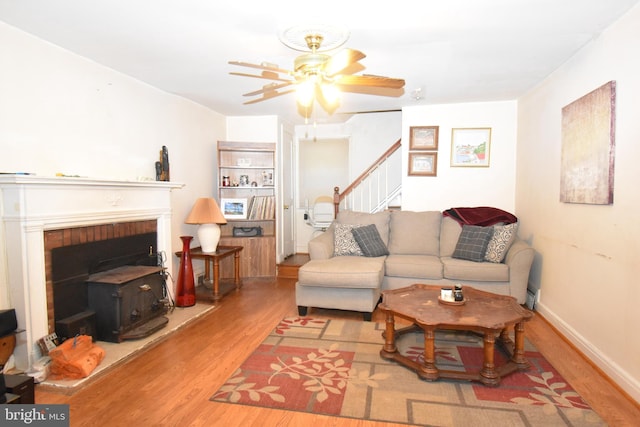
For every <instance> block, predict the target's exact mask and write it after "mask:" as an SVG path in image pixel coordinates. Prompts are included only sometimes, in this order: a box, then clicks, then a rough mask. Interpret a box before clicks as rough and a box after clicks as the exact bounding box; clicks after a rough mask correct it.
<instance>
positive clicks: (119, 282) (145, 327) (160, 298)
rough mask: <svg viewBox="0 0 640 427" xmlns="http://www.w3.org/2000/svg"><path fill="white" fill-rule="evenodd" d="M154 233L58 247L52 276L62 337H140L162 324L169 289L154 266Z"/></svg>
mask: <svg viewBox="0 0 640 427" xmlns="http://www.w3.org/2000/svg"><path fill="white" fill-rule="evenodd" d="M156 239H157V234H156V233H146V234H139V235H134V236H129V237H122V238H114V239H109V240H103V241H97V242H90V243H83V244H78V245H71V246H65V247H61V248H56V249H53V250H52V251H51V255H52V281H53V299H54V312H55V325H56V334H57V336H58V337H59V338H60V339H61V340H63V341H64V340H65V339H68V338H72V337H74V336H75V335H78V334H81V335H91V336H92V337H93V338H94V340H101V341H110V342H120V341H123V340H127V339H138V338H142V337H145V336H147V335H150V334H152V333H153V332H155V331H156V330H158V329H160V328H162V327H163V326H165V325H166V324H167V322H168V319H167V318H166V317H164V316H163V314H165V313H166V312H167V307H168V306H169V304H168V298H167V297H168V294H167V292H166V284H165V276H164V271H163V268H162V267H161V266H158V264H159V261H158V256H157V254H156V253H155V252H154V251H153V248H154V247H156Z"/></svg>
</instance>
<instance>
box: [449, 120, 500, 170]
mask: <svg viewBox="0 0 640 427" xmlns="http://www.w3.org/2000/svg"><path fill="white" fill-rule="evenodd" d="M490 148H491V128H467V129H452V130H451V166H452V167H456V166H466V167H488V166H489V154H490Z"/></svg>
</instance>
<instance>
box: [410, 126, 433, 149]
mask: <svg viewBox="0 0 640 427" xmlns="http://www.w3.org/2000/svg"><path fill="white" fill-rule="evenodd" d="M437 149H438V126H411V128H410V134H409V150H437Z"/></svg>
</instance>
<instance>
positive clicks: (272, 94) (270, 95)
mask: <svg viewBox="0 0 640 427" xmlns="http://www.w3.org/2000/svg"><path fill="white" fill-rule="evenodd" d="M291 92H295V89H291V90H285V91H284V92H277V91H275V90H274V91H271V92H265V93H264V94H263V95H262V97H261V98H256V99H252V100H251V101H247V102H243V104H244V105H249V104H255V103H258V102H262V101H267V100H269V99H271V98H276V97H278V96H281V95H286V94H288V93H291Z"/></svg>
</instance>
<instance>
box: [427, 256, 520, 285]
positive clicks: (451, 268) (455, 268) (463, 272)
mask: <svg viewBox="0 0 640 427" xmlns="http://www.w3.org/2000/svg"><path fill="white" fill-rule="evenodd" d="M440 260H441V261H442V264H443V266H444V268H443V275H444V278H445V279H449V280H471V281H474V282H508V281H509V266H508V265H506V264H502V263H500V264H498V263H494V262H474V261H467V260H463V259H457V258H451V257H443V258H441V259H440Z"/></svg>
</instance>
